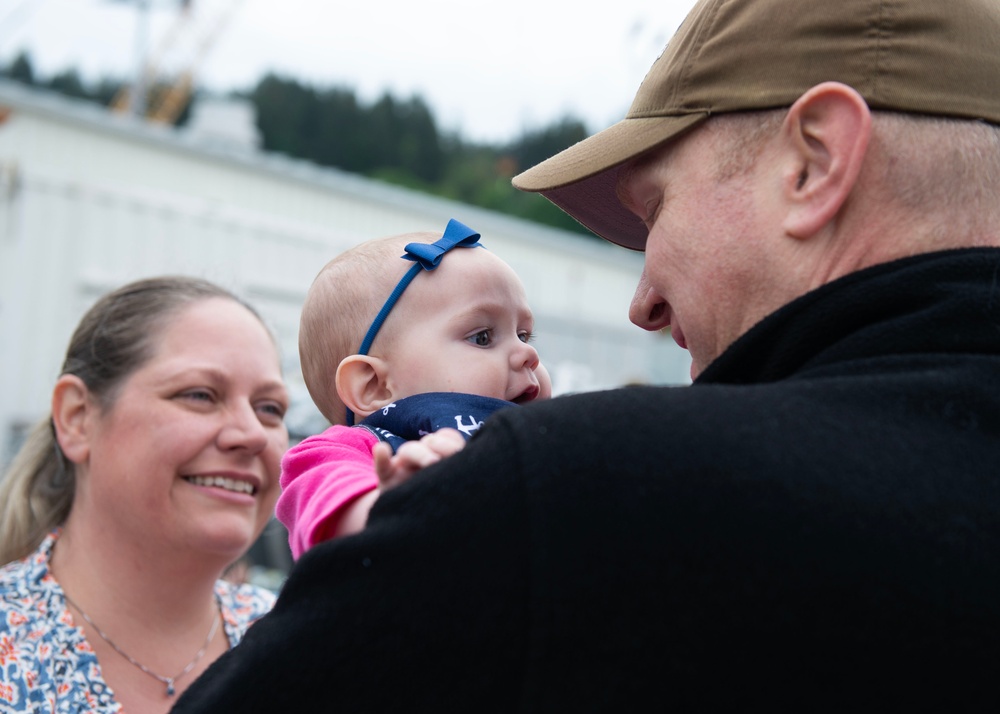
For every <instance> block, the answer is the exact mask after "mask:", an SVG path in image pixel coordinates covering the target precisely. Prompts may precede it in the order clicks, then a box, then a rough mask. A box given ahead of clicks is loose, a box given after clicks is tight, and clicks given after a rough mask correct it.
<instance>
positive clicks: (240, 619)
mask: <svg viewBox="0 0 1000 714" xmlns="http://www.w3.org/2000/svg"><path fill="white" fill-rule="evenodd" d="M215 594H216V597H218V599H219V609H220V610H221V611H222V619H223V621H224V622H225V623H226V630H227V632H229V634H230V640H233V639H234V638H235V639H236V640H239V639H241V638H242V637H243V634H244V633H245V632H246V630H247V628H248V627H250V625H252V624H253V623H254V622H256V621H257V620H259V619H260V618H261V617H263V616H264V615H266V614H267V613H268V611H270V609H271V608H272V607H274V602H275V600H276V599H277V596H276V595H275V594H274V593H273V592H271V591H270V590H268V589H267V588H263V587H261V586H259V585H253V584H250V583H242V584H239V585H237V584H235V583H231V582H229V581H227V580H219V581H217V582H216V583H215Z"/></svg>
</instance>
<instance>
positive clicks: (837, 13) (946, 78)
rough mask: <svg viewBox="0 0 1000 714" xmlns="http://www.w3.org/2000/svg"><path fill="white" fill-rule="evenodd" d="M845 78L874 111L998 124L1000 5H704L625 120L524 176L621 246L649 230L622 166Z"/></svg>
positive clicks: (519, 183)
mask: <svg viewBox="0 0 1000 714" xmlns="http://www.w3.org/2000/svg"><path fill="white" fill-rule="evenodd" d="M825 81H838V82H842V83H844V84H847V85H849V86H851V87H853V88H854V89H856V90H857V91H858V92H859V93H860V94H861V95H862V96H863V97H864V98H865V100H866V101H867V102H868V104H869V106H870V107H871V108H872V109H883V110H891V111H900V112H916V113H919V114H929V115H937V116H945V117H960V118H967V119H982V120H985V121H988V122H991V123H994V124H1000V0H699V2H698V3H697V5H695V6H694V8H693V9H692V10H691V12H690V13H689V14H688V16H687V18H686V19H685V20H684V22H683V24H682V25H681V27H680V29H679V30H678V31H677V33H676V34H675V35H674V37H673V38H672V39H671V40H670V42H669V43H668V44H667V47H666V49H665V50H664V51H663V54H661V55H660V57H659V58H658V59H657V60H656V62H655V63H654V64H653V66H652V68H651V69H650V70H649V73H648V74H647V75H646V78H645V79H644V80H643V82H642V85H641V86H640V87H639V91H638V92H637V93H636V96H635V99H634V101H633V102H632V106H631V108H630V109H629V111H628V114H627V115H626V117H625V119H623V120H622V121H620V122H618V123H617V124H615V125H613V126H611V127H609V128H608V129H605V130H604V131H602V132H600V133H598V134H595V135H594V136H591V137H589V138H588V139H585V140H584V141H581V142H580V143H578V144H576V145H574V146H571V147H570V148H568V149H566V150H565V151H563V152H561V153H559V154H556V155H555V156H553V157H552V158H550V159H548V160H546V161H543V162H542V163H540V164H538V165H537V166H535V167H533V168H531V169H528V170H527V171H525V172H524V173H521V174H519V175H518V176H515V177H514V186H516V187H517V188H519V189H521V190H523V191H535V192H539V193H541V194H542V195H544V196H545V197H546V198H548V199H549V200H550V201H552V202H553V203H555V204H556V205H557V206H559V207H560V208H562V209H563V210H564V211H566V212H567V213H569V214H570V215H571V216H572V217H573V218H575V219H576V220H577V221H579V222H580V223H582V224H583V225H584V226H586V227H587V228H589V229H590V230H592V231H594V232H595V233H596V234H597V235H599V236H602V237H604V238H606V239H608V240H609V241H611V242H613V243H618V244H619V245H623V246H625V247H626V248H632V249H635V250H642V249H643V248H644V246H645V243H646V228H645V226H643V224H642V222H641V221H639V220H638V219H637V218H636V217H635V216H634V215H632V214H631V213H630V212H629V211H627V210H626V209H625V208H624V207H623V206H622V205H621V204H620V203H619V201H618V198H617V196H616V194H615V187H616V182H617V179H618V171H619V169H620V168H621V166H622V164H623V163H624V162H626V161H628V160H629V159H632V158H634V157H636V156H638V155H640V154H642V153H644V152H646V151H648V150H650V149H652V148H654V147H656V146H658V145H660V144H663V143H664V142H667V141H669V140H671V139H674V138H677V137H678V136H680V135H681V134H682V133H683V132H685V131H688V130H690V129H691V128H693V127H695V126H697V125H698V124H700V123H701V122H703V121H705V120H706V119H707V118H708V117H709V116H711V115H712V114H722V113H726V112H742V111H755V110H762V109H774V108H778V107H787V106H791V105H792V104H793V103H794V102H795V100H796V99H798V98H799V97H800V96H801V95H802V94H803V93H805V92H806V91H807V90H808V89H810V88H811V87H813V86H815V85H817V84H820V83H821V82H825Z"/></svg>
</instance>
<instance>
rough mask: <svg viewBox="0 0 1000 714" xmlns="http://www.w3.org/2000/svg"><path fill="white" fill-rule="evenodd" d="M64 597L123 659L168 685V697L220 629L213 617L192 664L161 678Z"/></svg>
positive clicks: (64, 593)
mask: <svg viewBox="0 0 1000 714" xmlns="http://www.w3.org/2000/svg"><path fill="white" fill-rule="evenodd" d="M63 597H64V598H66V602H68V603H69V604H70V605H72V606H73V607H75V608H76V609H77V611H78V612H79V613H80V614H81V615H83V619H84V620H86V621H87V623H88V624H89V625H90V626H91V627H93V628H94V630H96V631H97V634H99V635H100V636H101V639H103V640H104V641H105V642H107V643H108V644H109V645H111V647H112V648H113V649H114V651H115V652H117V653H118V654H120V655H121V656H122V657H124V658H125V659H127V660H128V661H129V662H130V663H131V664H133V665H135V666H136V667H138V668H139V669H141V670H142V671H143V672H145V673H146V674H148V675H149V676H150V677H153V678H154V679H158V680H160V681H161V682H163V683H164V684H165V685H167V696H168V697H172V696H174V694H175V693H176V691H177V690H176V689H175V688H174V682H175V681H177V680H178V679H180V678H181V677H183V676H184V675H185V674H187V673H188V672H190V671H191V670H192V669H194V666H195V665H196V664H197V663H198V660H200V659H201V658H202V657H204V656H205V652H207V651H208V645H209V644H210V643H211V642H212V638H213V637H215V633H216V631H218V629H219V617H218V616H216V617H213V618H212V628H211V629H210V630H209V631H208V637H206V638H205V644H203V645H202V646H201V649H200V650H198V652H196V653H195V656H194V659H192V660H191V661H190V662H188V663H187V664H186V665H185V666H184V669H182V670H181V671H180V672H178V673H177V674H175V675H174V676H173V677H164V676H161V675H159V674H157V673H156V672H154V671H153V670H151V669H150V668H149V667H147V666H146V665H144V664H143V663H142V662H139V661H138V660H136V659H135V658H134V657H132V656H131V655H129V654H128V653H127V652H125V650H123V649H122V648H121V647H119V646H118V645H116V644H115V643H114V642H113V641H112V639H111V638H110V637H108V636H107V635H106V634H104V630H102V629H101V628H100V627H98V626H97V624H96V623H95V622H94V621H93V620H91V619H90V615H88V614H87V613H85V612H84V611H83V608H82V607H80V606H79V605H77V604H76V603H75V602H73V600H72V599H71V598H70V596H69V595H67V594H66V592H65V591H63Z"/></svg>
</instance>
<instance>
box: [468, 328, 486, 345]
mask: <svg viewBox="0 0 1000 714" xmlns="http://www.w3.org/2000/svg"><path fill="white" fill-rule="evenodd" d="M466 339H467V340H469V342H471V343H472V344H474V345H475V346H476V347H489V346H490V343H491V342H492V341H493V335H492V334H491V333H490V331H489V330H480V331H479V332H477V333H476V334H474V335H470V336H469V337H467V338H466Z"/></svg>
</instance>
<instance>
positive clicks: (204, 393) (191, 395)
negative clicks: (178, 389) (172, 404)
mask: <svg viewBox="0 0 1000 714" xmlns="http://www.w3.org/2000/svg"><path fill="white" fill-rule="evenodd" d="M181 396H182V397H184V398H185V399H190V400H192V401H195V402H210V401H212V398H213V397H212V393H211V392H210V391H208V390H207V389H190V390H188V391H186V392H184V393H183V394H181Z"/></svg>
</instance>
